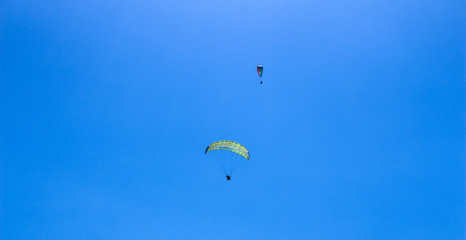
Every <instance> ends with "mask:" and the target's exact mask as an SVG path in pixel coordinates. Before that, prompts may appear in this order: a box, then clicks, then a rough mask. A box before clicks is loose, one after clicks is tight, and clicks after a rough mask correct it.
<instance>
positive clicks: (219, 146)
mask: <svg viewBox="0 0 466 240" xmlns="http://www.w3.org/2000/svg"><path fill="white" fill-rule="evenodd" d="M213 150H228V151H231V152H234V153H236V154H239V155H241V156H243V157H244V158H246V160H249V156H250V155H249V151H248V150H247V149H246V148H245V147H243V145H241V144H239V143H237V142H233V141H228V140H222V141H217V142H214V143H212V144H210V145H209V146H208V147H207V148H206V150H205V153H206V154H207V152H210V151H213Z"/></svg>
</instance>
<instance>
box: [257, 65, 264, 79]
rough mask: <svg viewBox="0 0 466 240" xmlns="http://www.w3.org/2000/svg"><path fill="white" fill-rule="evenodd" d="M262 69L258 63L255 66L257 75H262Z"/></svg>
mask: <svg viewBox="0 0 466 240" xmlns="http://www.w3.org/2000/svg"><path fill="white" fill-rule="evenodd" d="M263 71H264V68H263V67H262V65H258V66H257V75H259V77H262V72H263Z"/></svg>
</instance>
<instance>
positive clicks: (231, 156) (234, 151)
mask: <svg viewBox="0 0 466 240" xmlns="http://www.w3.org/2000/svg"><path fill="white" fill-rule="evenodd" d="M216 150H220V151H216ZM209 152H212V153H210V154H209V155H211V156H212V158H214V159H215V160H216V161H217V162H218V163H219V164H220V166H221V167H222V170H223V171H224V172H225V175H226V178H227V180H228V181H230V180H231V173H232V172H233V171H234V170H235V169H236V167H237V166H238V164H239V163H241V162H242V161H244V160H245V159H246V161H248V160H249V157H250V154H249V151H248V150H247V149H246V148H245V147H244V146H243V145H241V144H239V143H237V142H234V141H229V140H222V141H217V142H214V143H212V144H210V145H209V146H207V148H206V150H205V152H204V153H205V154H207V153H209Z"/></svg>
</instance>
